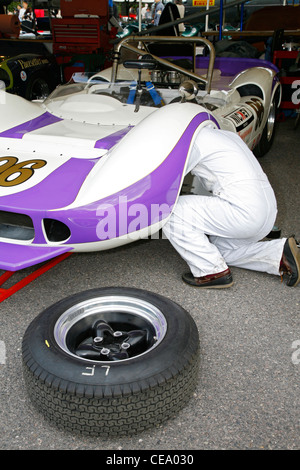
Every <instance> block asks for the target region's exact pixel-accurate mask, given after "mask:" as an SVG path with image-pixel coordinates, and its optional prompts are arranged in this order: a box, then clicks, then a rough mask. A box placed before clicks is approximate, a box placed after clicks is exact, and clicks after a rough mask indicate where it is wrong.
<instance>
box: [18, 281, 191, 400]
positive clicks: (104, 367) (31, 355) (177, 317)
mask: <svg viewBox="0 0 300 470" xmlns="http://www.w3.org/2000/svg"><path fill="white" fill-rule="evenodd" d="M106 295H126V296H132V297H135V298H138V299H142V300H145V301H147V302H149V303H151V304H153V305H155V306H156V307H157V308H158V309H159V310H160V311H161V312H162V314H163V315H164V317H165V319H166V322H167V331H166V334H165V337H164V338H163V339H162V341H161V342H160V343H159V344H158V345H157V346H156V347H155V348H153V349H152V350H149V351H148V352H146V353H144V354H143V355H140V356H137V357H135V358H132V359H129V360H126V361H117V362H97V361H95V362H93V361H86V360H83V359H81V358H78V357H74V356H72V355H70V354H68V353H66V352H65V351H63V350H62V349H61V348H60V347H59V346H58V344H57V343H56V341H55V338H54V326H55V324H56V322H57V320H58V319H59V317H60V316H61V315H62V314H63V313H64V312H65V311H66V310H67V309H69V308H70V307H72V306H73V305H75V304H77V303H80V302H82V301H85V300H87V299H92V298H96V297H99V296H106ZM198 348H199V338H198V331H197V328H196V325H195V323H194V320H193V319H192V317H191V316H190V315H189V314H188V313H187V312H186V311H185V310H184V309H183V308H182V307H180V306H179V305H178V304H176V303H174V302H173V301H171V300H169V299H167V298H165V297H162V296H159V295H157V294H153V293H151V292H148V291H142V290H139V289H132V288H100V289H93V290H90V291H85V292H82V293H79V294H76V295H74V296H72V297H69V298H67V299H63V300H62V301H60V302H58V303H56V304H54V305H52V306H50V307H49V308H48V309H46V310H45V311H43V312H42V313H41V314H40V315H38V316H37V317H36V318H35V319H34V320H33V322H32V323H31V324H30V325H29V327H28V328H27V330H26V333H25V335H24V338H23V360H24V362H25V364H26V365H27V367H28V368H29V369H30V370H31V371H32V372H33V373H34V375H35V376H37V377H38V378H39V379H42V380H43V381H45V382H46V383H49V384H53V383H56V384H57V387H58V388H59V389H61V390H63V391H65V390H66V389H70V388H73V389H76V393H80V387H81V386H82V389H84V390H85V392H84V393H87V391H88V390H89V393H91V394H92V395H93V396H98V395H99V396H103V395H105V394H107V395H108V396H116V395H117V394H118V393H119V391H120V387H121V388H122V392H121V391H120V393H122V394H124V393H125V394H126V390H127V393H128V394H129V393H132V384H136V387H137V389H139V390H145V389H148V388H149V386H150V387H151V386H152V385H153V386H155V385H157V384H159V383H162V382H164V381H166V380H168V379H170V378H171V377H173V376H175V375H177V374H178V373H179V372H180V371H181V370H182V369H184V368H185V367H186V366H187V364H188V363H189V362H190V360H191V358H192V357H193V356H194V355H195V354H196V353H197V351H198ZM108 366H109V367H108Z"/></svg>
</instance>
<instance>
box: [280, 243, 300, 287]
mask: <svg viewBox="0 0 300 470" xmlns="http://www.w3.org/2000/svg"><path fill="white" fill-rule="evenodd" d="M279 272H280V274H281V275H287V276H288V277H289V280H288V281H287V285H288V286H290V287H292V286H296V285H297V284H298V282H299V281H300V249H299V247H298V245H297V242H296V240H295V239H294V238H293V237H290V238H288V239H287V240H286V242H285V244H284V247H283V253H282V258H281V261H280V267H279Z"/></svg>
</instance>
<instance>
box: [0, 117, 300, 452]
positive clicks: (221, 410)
mask: <svg viewBox="0 0 300 470" xmlns="http://www.w3.org/2000/svg"><path fill="white" fill-rule="evenodd" d="M293 125H294V119H288V120H286V121H285V122H281V123H279V125H278V129H277V134H276V137H275V141H274V145H273V148H272V150H271V151H270V152H269V153H268V154H267V155H266V156H265V157H264V158H263V159H261V160H260V162H261V164H262V166H263V168H264V170H265V171H266V173H267V174H268V176H269V179H270V181H271V183H272V185H273V187H274V190H275V192H276V195H277V199H278V209H279V213H278V219H277V222H276V225H278V226H279V227H280V228H281V229H282V236H289V235H291V234H295V235H296V237H298V238H300V216H299V195H300V192H299V180H300V155H299V147H300V128H298V129H297V130H294V129H293ZM185 270H186V265H185V263H184V262H183V261H182V259H181V258H180V257H179V255H178V254H177V253H176V252H175V250H174V249H173V248H172V247H171V245H170V244H169V242H168V241H167V240H145V241H140V242H136V243H134V244H131V245H127V246H125V247H122V248H119V249H115V250H112V251H107V252H101V253H100V252H98V253H89V254H72V255H71V256H70V257H69V258H67V259H66V260H64V261H63V262H61V263H60V264H58V265H57V266H55V267H54V268H52V269H51V270H50V271H48V272H47V273H45V274H43V275H42V276H41V277H39V278H38V279H36V280H35V281H33V282H32V283H31V284H29V285H28V286H26V287H24V288H23V289H22V290H21V291H19V292H17V293H15V294H14V295H13V296H11V297H10V298H8V299H6V300H4V301H3V302H2V303H0V347H1V349H0V423H1V426H0V449H1V450H9V449H11V450H59V449H60V450H65V449H69V450H112V451H118V450H124V451H125V450H153V449H155V450H156V451H157V452H158V451H159V450H186V451H187V450H201V449H225V450H230V449H234V450H238V449H241V450H248V449H291V450H296V449H299V448H300V432H299V431H300V429H299V408H300V407H299V405H300V403H299V402H300V398H299V397H300V393H299V378H300V308H299V302H300V295H299V294H300V285H298V286H297V287H296V288H290V287H288V286H286V284H285V283H281V281H280V277H277V276H271V275H268V274H264V273H257V272H252V271H247V270H242V269H237V268H233V269H232V272H233V277H234V285H233V287H232V288H230V289H221V290H201V291H199V290H197V289H196V288H192V287H189V286H187V285H186V284H184V283H183V282H182V280H181V273H182V272H183V271H185ZM26 271H27V270H24V272H23V273H26ZM0 274H1V272H0ZM15 276H16V280H18V279H19V276H20V277H21V273H17V274H16V275H15ZM103 286H130V287H136V288H140V289H146V290H149V291H152V292H156V293H158V294H161V295H164V296H166V297H168V298H170V299H172V300H173V301H175V302H177V303H178V304H180V305H181V306H182V307H183V308H185V309H186V310H187V311H188V312H189V313H190V314H191V315H192V317H193V318H194V320H195V322H196V324H197V327H198V329H199V336H200V354H201V362H200V371H199V383H198V386H197V389H196V390H195V393H194V396H193V397H192V398H191V400H190V401H189V403H188V405H187V406H186V407H185V408H184V409H183V410H181V411H179V412H178V415H177V416H175V417H174V418H173V419H171V420H169V421H167V422H165V423H163V424H161V425H159V426H158V427H157V428H153V429H151V430H148V431H147V432H144V433H141V434H139V435H136V436H134V437H126V438H114V439H102V438H101V437H99V438H89V437H79V436H78V435H73V434H69V433H65V432H63V431H60V430H58V429H56V427H55V426H53V425H50V424H49V423H48V422H46V421H45V420H44V418H43V416H42V415H41V414H40V413H39V412H37V411H36V410H35V408H34V407H33V405H32V403H31V402H30V401H29V399H28V397H27V394H26V390H25V388H24V383H23V377H22V363H21V342H22V337H23V334H24V332H25V330H26V328H27V326H28V325H29V324H30V322H31V321H32V320H33V318H34V317H35V316H36V315H37V314H38V313H40V312H41V311H42V310H44V309H45V308H46V307H48V306H50V305H51V304H53V303H54V302H56V301H58V300H60V299H62V298H64V297H67V296H69V295H72V294H73V293H76V292H80V291H84V290H87V289H91V288H95V287H103ZM4 346H5V349H6V354H5V355H4Z"/></svg>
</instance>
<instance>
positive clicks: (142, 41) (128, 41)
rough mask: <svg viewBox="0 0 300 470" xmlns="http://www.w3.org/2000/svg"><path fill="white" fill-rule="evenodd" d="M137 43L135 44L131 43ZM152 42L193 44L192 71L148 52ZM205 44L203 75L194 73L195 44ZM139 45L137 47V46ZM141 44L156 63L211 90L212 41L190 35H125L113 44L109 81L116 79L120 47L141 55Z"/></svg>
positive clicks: (213, 50)
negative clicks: (205, 67) (206, 55)
mask: <svg viewBox="0 0 300 470" xmlns="http://www.w3.org/2000/svg"><path fill="white" fill-rule="evenodd" d="M133 42H134V43H135V44H136V43H138V44H136V45H134V44H132V43H133ZM154 42H160V43H162V42H164V43H170V44H176V43H187V44H193V46H194V48H193V72H189V71H188V70H186V69H184V68H182V67H180V66H179V65H177V64H174V63H172V62H169V61H168V60H166V59H163V58H161V57H158V56H156V55H154V54H152V53H150V52H149V51H148V49H147V44H149V43H154ZM199 45H201V46H206V47H208V49H209V64H208V69H207V74H206V77H205V76H203V75H197V74H196V73H195V70H196V48H197V46H199ZM137 46H139V47H137ZM142 46H143V48H144V51H145V53H147V54H151V57H152V58H153V59H154V60H156V61H157V62H158V63H160V64H162V65H165V66H167V67H168V68H169V69H171V70H175V71H176V72H180V73H182V74H184V75H187V76H188V77H189V78H192V79H194V80H196V81H200V82H202V83H204V85H205V90H206V91H207V93H209V92H210V90H211V82H212V76H213V71H214V63H215V49H214V46H213V45H212V43H211V42H210V41H209V40H208V39H205V38H200V37H191V38H189V37H188V38H186V37H182V36H146V37H143V38H141V37H137V36H126V37H125V38H123V39H122V40H121V41H120V42H119V43H118V44H116V45H115V57H114V61H113V66H112V75H111V82H112V83H114V82H115V81H116V77H117V71H118V64H119V57H120V50H121V48H122V47H124V48H125V49H128V50H130V51H132V52H135V53H136V54H138V55H141V54H142V52H143V49H141V47H142Z"/></svg>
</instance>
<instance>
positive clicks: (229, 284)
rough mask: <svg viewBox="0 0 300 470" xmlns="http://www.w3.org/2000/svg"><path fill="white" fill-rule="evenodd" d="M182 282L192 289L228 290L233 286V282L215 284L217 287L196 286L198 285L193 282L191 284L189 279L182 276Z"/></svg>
mask: <svg viewBox="0 0 300 470" xmlns="http://www.w3.org/2000/svg"><path fill="white" fill-rule="evenodd" d="M182 280H183V281H184V282H185V283H186V284H188V285H189V286H191V287H196V288H198V289H199V288H200V289H226V288H227V287H231V286H232V285H233V281H231V282H230V283H228V284H215V285H211V286H209V285H205V284H200V285H199V284H196V283H193V282H189V281H188V280H187V279H185V278H184V277H183V276H182Z"/></svg>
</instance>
